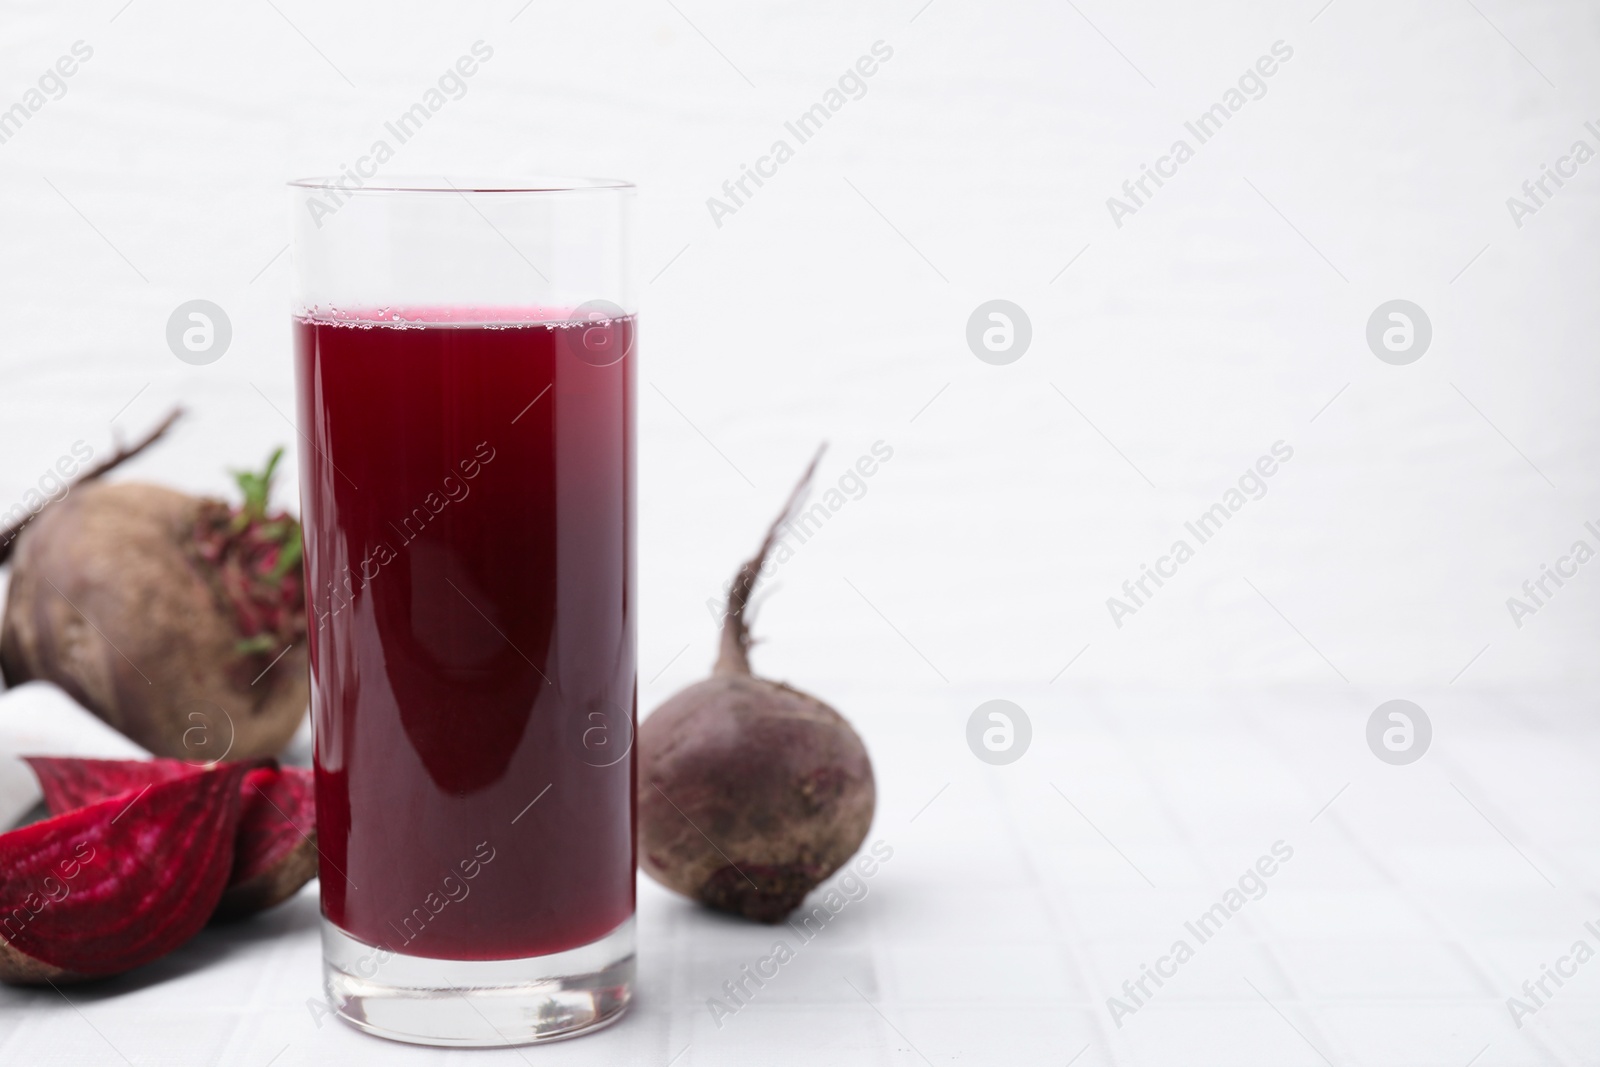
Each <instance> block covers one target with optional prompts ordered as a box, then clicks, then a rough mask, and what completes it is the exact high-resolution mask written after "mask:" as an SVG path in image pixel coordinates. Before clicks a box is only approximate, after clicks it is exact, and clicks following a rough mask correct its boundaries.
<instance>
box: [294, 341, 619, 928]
mask: <svg viewBox="0 0 1600 1067" xmlns="http://www.w3.org/2000/svg"><path fill="white" fill-rule="evenodd" d="M423 317H426V318H429V319H435V320H445V321H439V322H436V323H435V324H432V325H426V326H415V325H408V326H400V325H397V324H393V323H386V322H384V321H382V320H378V319H377V318H376V317H374V318H373V319H369V320H366V321H360V322H354V323H351V322H338V323H334V322H323V321H312V320H306V319H301V320H298V321H296V323H295V347H296V359H297V368H296V370H297V380H298V388H299V411H300V428H301V430H302V432H303V434H304V435H305V439H304V440H302V441H301V483H302V488H301V492H302V496H303V504H304V523H305V537H306V569H307V583H308V584H307V589H308V600H309V603H310V611H311V614H312V617H311V619H310V620H309V621H310V630H311V676H312V713H313V720H314V725H315V731H316V757H317V835H318V841H317V845H318V848H319V849H320V851H321V853H322V861H321V872H320V874H321V880H322V907H323V912H324V914H325V915H326V916H327V918H328V919H329V920H330V921H331V922H333V923H334V924H336V925H337V926H339V927H340V928H341V929H343V930H344V931H345V932H347V933H349V934H350V935H351V936H353V937H355V938H357V939H359V940H361V941H365V942H367V943H369V944H373V945H381V946H385V947H387V948H389V949H391V950H394V951H397V952H402V953H406V954H410V955H417V956H427V957H434V958H442V959H461V960H488V959H515V958H521V957H527V956H537V955H544V954H547V953H551V952H559V951H563V950H566V949H570V948H575V947H577V946H580V945H584V944H588V943H589V942H592V941H595V940H596V939H598V938H600V937H602V936H604V935H605V934H607V933H609V932H610V931H612V930H613V929H615V928H616V927H617V926H618V925H619V924H620V923H622V922H623V921H624V920H626V919H627V918H628V917H629V916H630V915H632V914H633V907H634V875H633V871H634V829H633V803H634V797H633V757H632V752H631V749H632V741H633V719H634V706H635V665H634V641H633V628H634V592H633V559H632V544H633V540H632V527H633V440H632V406H633V362H634V361H633V359H632V358H631V356H630V357H628V358H623V359H621V360H620V361H618V362H615V363H611V364H609V365H604V366H602V365H597V364H598V363H601V362H604V361H603V360H597V359H595V358H593V355H592V346H591V348H590V349H585V347H584V345H583V331H584V330H585V329H593V327H574V326H557V325H546V324H541V323H537V322H530V321H528V320H529V319H530V318H531V317H533V316H530V315H528V314H522V315H515V314H511V315H506V314H502V315H500V316H499V317H500V318H501V319H503V320H510V322H509V323H507V324H502V325H493V326H485V325H481V324H473V323H471V322H470V321H462V320H470V319H471V318H473V317H474V316H473V315H472V314H470V313H464V312H457V313H439V314H428V315H425V316H423ZM478 317H480V318H481V317H484V316H481V315H480V316H478ZM603 328H604V329H607V330H611V331H613V335H612V340H613V343H614V344H615V343H620V347H619V349H618V350H620V351H627V350H628V349H629V348H631V340H632V331H633V328H634V324H633V320H632V319H618V320H614V321H613V322H611V323H609V324H606V325H605V326H604V327H603Z"/></svg>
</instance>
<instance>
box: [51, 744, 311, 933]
mask: <svg viewBox="0 0 1600 1067" xmlns="http://www.w3.org/2000/svg"><path fill="white" fill-rule="evenodd" d="M27 761H28V765H29V766H30V767H32V768H33V773H34V774H35V775H36V776H37V777H38V779H39V785H40V788H42V789H43V790H44V802H45V806H46V807H47V808H49V809H50V811H51V813H52V814H57V815H59V814H61V813H62V812H67V811H73V810H75V809H77V808H81V807H83V806H84V805H86V804H91V803H94V802H95V801H98V800H102V799H104V798H106V797H109V796H115V795H117V794H118V793H123V792H127V791H128V790H130V789H133V790H137V789H143V788H144V787H145V786H146V785H150V784H152V783H155V782H166V781H171V780H173V779H174V778H182V777H184V776H185V775H190V774H194V773H196V772H198V771H199V770H200V768H198V767H196V766H195V765H193V764H189V763H185V762H183V761H182V760H174V759H149V760H109V759H72V758H66V757H52V756H29V757H27ZM241 798H242V800H243V810H242V813H241V815H240V818H239V836H238V840H237V842H236V845H235V849H234V858H233V871H232V873H231V874H230V876H229V878H228V888H227V890H226V891H224V893H223V894H222V900H221V902H220V903H219V904H218V905H217V917H218V918H220V919H237V918H242V917H244V916H246V915H252V914H254V913H255V912H258V911H262V910H264V909H266V908H270V907H272V906H273V905H274V904H279V903H281V902H283V901H285V900H287V899H288V898H289V897H291V896H293V895H294V894H295V892H296V891H297V890H299V888H300V887H301V886H303V885H305V884H306V883H307V882H309V881H310V880H311V879H312V878H314V877H315V876H316V873H317V846H316V838H317V829H316V827H317V811H316V794H315V791H314V788H313V784H312V777H311V772H310V771H307V770H302V769H301V768H299V767H259V766H258V767H256V768H255V769H254V770H251V771H250V772H249V773H248V774H247V775H246V776H245V779H244V783H243V785H242V787H241Z"/></svg>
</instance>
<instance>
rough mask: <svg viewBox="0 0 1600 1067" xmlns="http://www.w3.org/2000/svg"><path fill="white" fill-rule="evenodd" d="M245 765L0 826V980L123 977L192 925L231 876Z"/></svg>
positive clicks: (201, 922)
mask: <svg viewBox="0 0 1600 1067" xmlns="http://www.w3.org/2000/svg"><path fill="white" fill-rule="evenodd" d="M249 770H250V767H249V765H248V764H243V763H234V764H224V765H222V766H219V767H217V768H215V769H213V770H207V771H199V772H196V773H192V774H186V775H184V776H182V777H179V778H174V779H172V780H170V781H163V782H156V783H154V784H152V785H149V786H146V787H144V788H142V789H140V790H138V791H134V792H127V793H119V794H117V795H116V796H112V797H108V798H106V799H104V800H100V801H97V802H95V803H93V804H90V805H88V806H87V807H83V808H79V809H77V810H76V811H71V812H68V813H66V814H65V815H57V816H55V817H53V818H50V819H46V820H45V821H43V822H38V823H34V824H33V825H31V826H24V827H23V828H21V829H20V830H12V831H11V832H10V833H7V834H0V981H5V982H10V983H13V984H24V985H37V984H42V983H45V982H53V983H61V982H68V981H79V980H82V979H85V978H100V977H106V976H109V975H113V974H121V973H122V972H123V971H128V970H132V969H133V968H135V967H138V966H141V965H143V964H146V963H150V962H151V961H153V960H156V959H159V958H160V957H162V956H164V955H166V954H167V953H169V952H171V951H172V950H173V949H175V948H177V947H178V946H179V945H181V944H183V943H184V942H185V941H187V940H189V939H190V938H191V937H193V936H194V935H195V934H196V933H198V932H199V931H200V928H201V927H203V926H205V924H206V920H207V919H209V918H210V917H211V913H212V912H213V911H214V910H215V909H216V905H217V901H218V900H219V899H220V898H221V896H222V890H223V888H224V886H226V885H227V883H228V874H229V871H230V870H231V869H232V867H233V842H234V837H235V834H236V833H237V831H238V824H239V812H240V803H239V799H240V794H239V787H240V784H241V783H242V782H243V780H244V777H245V775H246V773H247V772H248V771H249Z"/></svg>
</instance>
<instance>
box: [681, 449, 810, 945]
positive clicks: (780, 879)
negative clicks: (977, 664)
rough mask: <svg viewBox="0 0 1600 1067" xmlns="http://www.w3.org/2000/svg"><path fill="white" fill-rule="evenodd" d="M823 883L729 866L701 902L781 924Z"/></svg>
mask: <svg viewBox="0 0 1600 1067" xmlns="http://www.w3.org/2000/svg"><path fill="white" fill-rule="evenodd" d="M819 455H820V453H819ZM819 881H821V879H820V878H818V877H817V871H816V869H815V868H813V867H809V866H805V865H802V864H788V863H784V864H769V865H753V864H746V865H745V866H743V867H734V866H732V865H729V866H727V867H723V868H722V869H721V870H719V871H717V872H716V873H714V874H713V875H712V876H711V877H710V878H707V879H706V884H705V885H703V886H701V887H700V900H701V902H702V903H704V904H708V905H710V906H711V907H713V908H716V909H717V910H718V911H728V912H732V913H733V914H735V915H742V916H744V917H745V918H746V919H753V920H755V921H756V922H760V923H781V922H783V920H784V919H786V918H788V916H789V913H790V912H792V911H794V909H796V908H798V907H799V906H800V903H801V901H803V900H805V899H806V894H807V893H809V892H811V890H812V888H813V887H814V886H815V885H816V884H817V883H818V882H819Z"/></svg>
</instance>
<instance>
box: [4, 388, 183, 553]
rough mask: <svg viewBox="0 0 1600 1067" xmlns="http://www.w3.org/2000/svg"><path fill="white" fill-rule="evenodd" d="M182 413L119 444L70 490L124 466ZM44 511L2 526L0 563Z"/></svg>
mask: <svg viewBox="0 0 1600 1067" xmlns="http://www.w3.org/2000/svg"><path fill="white" fill-rule="evenodd" d="M182 415H183V409H182V408H174V409H172V411H171V412H169V413H168V415H167V417H166V418H164V419H162V420H161V422H160V424H159V425H157V426H156V428H155V429H154V430H151V431H150V432H149V433H148V434H146V435H145V436H144V437H143V438H141V439H140V440H138V441H136V442H135V443H133V444H131V445H127V446H119V447H118V448H117V450H116V452H114V453H113V454H112V455H111V456H110V457H109V458H108V459H104V460H102V461H100V462H99V463H97V464H95V465H94V466H93V467H90V468H89V469H88V470H86V471H84V472H83V473H82V474H80V475H79V476H78V477H77V478H75V479H74V480H73V481H72V483H71V484H70V485H69V486H68V492H70V491H71V490H73V489H76V488H77V487H78V486H80V485H82V484H84V483H85V482H91V481H94V480H95V479H96V478H98V477H100V476H101V475H102V474H106V473H108V472H110V471H112V470H115V469H116V468H117V467H120V466H122V464H124V463H126V462H128V460H130V459H132V458H133V457H134V456H137V455H138V454H139V453H141V452H143V451H144V450H145V449H147V448H149V447H150V446H151V445H153V444H155V443H156V442H157V441H159V440H161V438H162V437H164V436H165V435H166V432H167V431H168V430H170V429H172V424H173V423H175V422H177V421H178V419H179V418H180V417H182ZM56 499H58V500H59V499H63V498H61V497H57V498H56ZM45 507H49V504H46V505H45ZM43 511H44V508H40V509H39V510H38V511H36V512H34V513H33V514H31V515H28V516H25V517H24V518H22V519H20V520H19V521H17V522H15V523H12V524H10V525H8V526H0V563H4V562H5V561H6V560H8V559H10V558H11V549H12V547H13V546H15V545H16V543H17V538H18V537H20V536H21V535H22V531H23V529H24V528H25V527H26V526H27V525H28V524H29V523H30V522H32V521H33V520H34V519H37V518H38V517H39V515H40V514H42V513H43Z"/></svg>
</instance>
